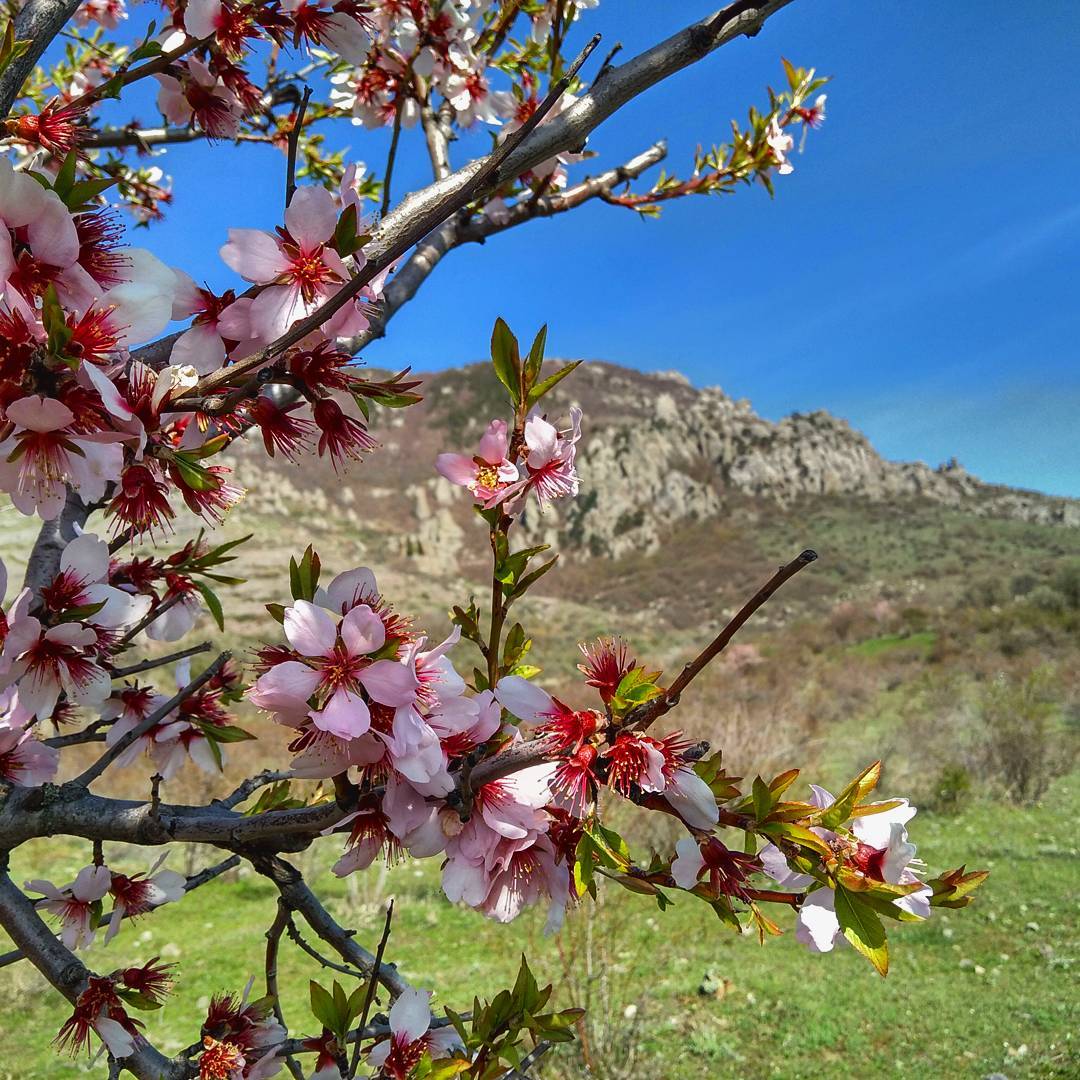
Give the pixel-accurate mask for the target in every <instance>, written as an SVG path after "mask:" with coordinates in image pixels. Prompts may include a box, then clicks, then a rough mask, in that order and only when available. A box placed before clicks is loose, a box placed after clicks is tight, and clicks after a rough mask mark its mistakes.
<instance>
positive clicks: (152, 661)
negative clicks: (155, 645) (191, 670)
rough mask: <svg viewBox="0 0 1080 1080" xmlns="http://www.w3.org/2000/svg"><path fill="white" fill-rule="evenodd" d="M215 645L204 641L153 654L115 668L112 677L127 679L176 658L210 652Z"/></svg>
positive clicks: (182, 658)
mask: <svg viewBox="0 0 1080 1080" xmlns="http://www.w3.org/2000/svg"><path fill="white" fill-rule="evenodd" d="M213 647H214V646H213V645H212V644H211V643H210V642H209V641H204V642H202V643H201V644H199V645H192V646H191V647H190V648H188V649H181V650H180V652H174V653H169V655H168V656H151V657H149V658H148V659H146V660H143V661H141V662H140V663H138V664H131V665H130V666H129V667H123V668H113V672H112V677H113V678H114V679H126V678H127V677H128V676H129V675H138V674H140V673H141V672H143V671H153V669H154V668H159V667H164V666H165V665H166V664H171V663H173V661H174V660H186V659H187V658H188V657H189V656H197V655H198V654H199V653H204V652H209V651H210V650H211V649H212V648H213Z"/></svg>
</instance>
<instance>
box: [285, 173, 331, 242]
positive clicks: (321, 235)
mask: <svg viewBox="0 0 1080 1080" xmlns="http://www.w3.org/2000/svg"><path fill="white" fill-rule="evenodd" d="M285 227H286V228H287V229H288V230H289V235H290V236H292V238H293V239H294V240H295V241H296V242H297V243H298V244H299V245H300V247H301V248H305V249H309V250H310V249H311V248H315V247H318V246H319V245H320V244H325V243H326V241H327V240H329V239H330V237H332V236H333V235H334V229H335V228H336V227H337V207H336V206H334V196H333V195H331V194H330V192H329V191H327V190H326V188H324V187H323V186H322V185H321V184H311V185H308V186H305V187H301V188H297V189H296V192H295V193H294V194H293V197H292V201H291V202H290V203H289V208H288V209H287V210H286V211H285Z"/></svg>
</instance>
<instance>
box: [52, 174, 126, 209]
mask: <svg viewBox="0 0 1080 1080" xmlns="http://www.w3.org/2000/svg"><path fill="white" fill-rule="evenodd" d="M119 182H120V178H119V177H118V176H103V177H101V178H100V179H89V180H79V181H77V182H76V183H74V184H72V186H71V190H70V191H69V192H68V194H67V197H66V198H65V199H64V203H65V204H66V206H67V208H68V209H69V210H78V209H79V208H80V207H83V206H85V205H86V204H87V203H89V202H91V201H92V200H93V199H96V198H97V197H98V196H99V195H100V194H101V193H102V192H103V191H108V190H109V188H111V187H112V186H113V184H118V183H119Z"/></svg>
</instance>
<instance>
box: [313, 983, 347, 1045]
mask: <svg viewBox="0 0 1080 1080" xmlns="http://www.w3.org/2000/svg"><path fill="white" fill-rule="evenodd" d="M309 992H310V995H311V1014H312V1016H314V1017H315V1019H316V1020H318V1021H319V1023H321V1024H322V1026H323V1027H325V1028H328V1029H329V1030H330V1031H333V1032H335V1033H338V1032H340V1027H341V1017H340V1015H339V1013H338V1008H337V1003H336V1002H335V1001H334V998H333V996H332V995H331V994H330V992H329V991H327V990H324V989H323V988H322V987H321V986H320V985H319V984H318V983H317V982H316V981H315V980H314V979H312V980H311V982H310V984H309Z"/></svg>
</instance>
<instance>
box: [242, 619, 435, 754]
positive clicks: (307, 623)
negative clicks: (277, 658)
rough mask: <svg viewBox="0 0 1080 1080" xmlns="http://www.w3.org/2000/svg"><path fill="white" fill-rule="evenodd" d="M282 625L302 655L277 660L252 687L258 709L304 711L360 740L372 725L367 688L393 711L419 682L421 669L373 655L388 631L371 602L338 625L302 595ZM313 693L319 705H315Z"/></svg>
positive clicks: (332, 730)
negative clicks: (415, 669) (365, 695)
mask: <svg viewBox="0 0 1080 1080" xmlns="http://www.w3.org/2000/svg"><path fill="white" fill-rule="evenodd" d="M284 628H285V636H286V638H288V641H289V644H290V645H291V646H292V647H293V649H294V650H295V652H296V654H297V655H298V656H300V657H302V658H303V659H301V660H287V661H285V662H284V663H280V664H276V665H275V666H274V667H272V668H271V669H270V670H269V671H268V672H267V673H266V674H265V675H262V676H261V677H260V678H259V679H258V681H257V682H256V683H255V686H254V687H253V688H252V689H251V690H250V691H249V692H248V698H249V699H250V700H251V702H252V703H253V704H254V705H256V706H257V707H258V708H260V709H267V710H268V711H270V712H273V713H278V714H282V715H283V716H284V717H285V722H289V718H290V717H291V718H292V719H293V720H294V721H295V718H296V717H297V715H298V714H300V715H302V714H304V713H306V715H307V716H309V717H310V718H311V720H312V721H313V722H314V724H315V726H316V727H317V728H318V729H319V730H320V731H325V732H329V733H330V734H331V735H336V736H338V737H339V738H343V739H354V738H357V737H358V736H360V735H363V734H364V733H365V732H366V731H367V730H368V728H369V727H370V726H371V714H370V710H369V709H368V703H367V701H366V700H365V698H364V697H363V696H362V692H366V693H367V695H368V696H369V697H370V699H371V700H372V701H375V702H378V703H379V704H382V705H389V706H392V707H394V708H396V707H398V706H399V705H405V704H408V703H409V702H410V701H412V699H413V697H414V695H415V693H416V688H417V686H418V685H419V682H418V680H417V678H416V673H415V671H414V670H412V669H411V668H410V667H408V666H406V665H403V664H400V663H398V662H397V661H395V660H390V659H375V658H374V656H373V654H376V653H378V652H379V651H380V650H381V649H382V648H383V646H384V645H385V644H386V641H387V635H386V628H385V626H384V624H383V621H382V619H380V618H379V616H378V615H377V614H376V613H375V612H374V611H373V610H372V608H371V607H370V606H369V605H367V604H360V605H359V606H357V607H354V608H352V609H351V610H350V611H349V612H348V613H347V614H346V615H345V617H344V618H343V619H342V620H341V623H340V625H338V624H335V622H334V620H333V618H332V617H331V616H330V615H329V614H328V613H327V612H326V611H325V610H324V609H323V608H320V607H317V606H316V605H315V604H311V603H308V602H307V601H306V600H297V601H296V602H295V603H294V604H293V606H292V607H289V608H286V610H285V620H284ZM314 695H317V696H318V697H319V699H320V702H321V704H320V705H319V706H317V707H314V708H310V709H309V708H308V701H309V699H310V698H311V697H312V696H314Z"/></svg>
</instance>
